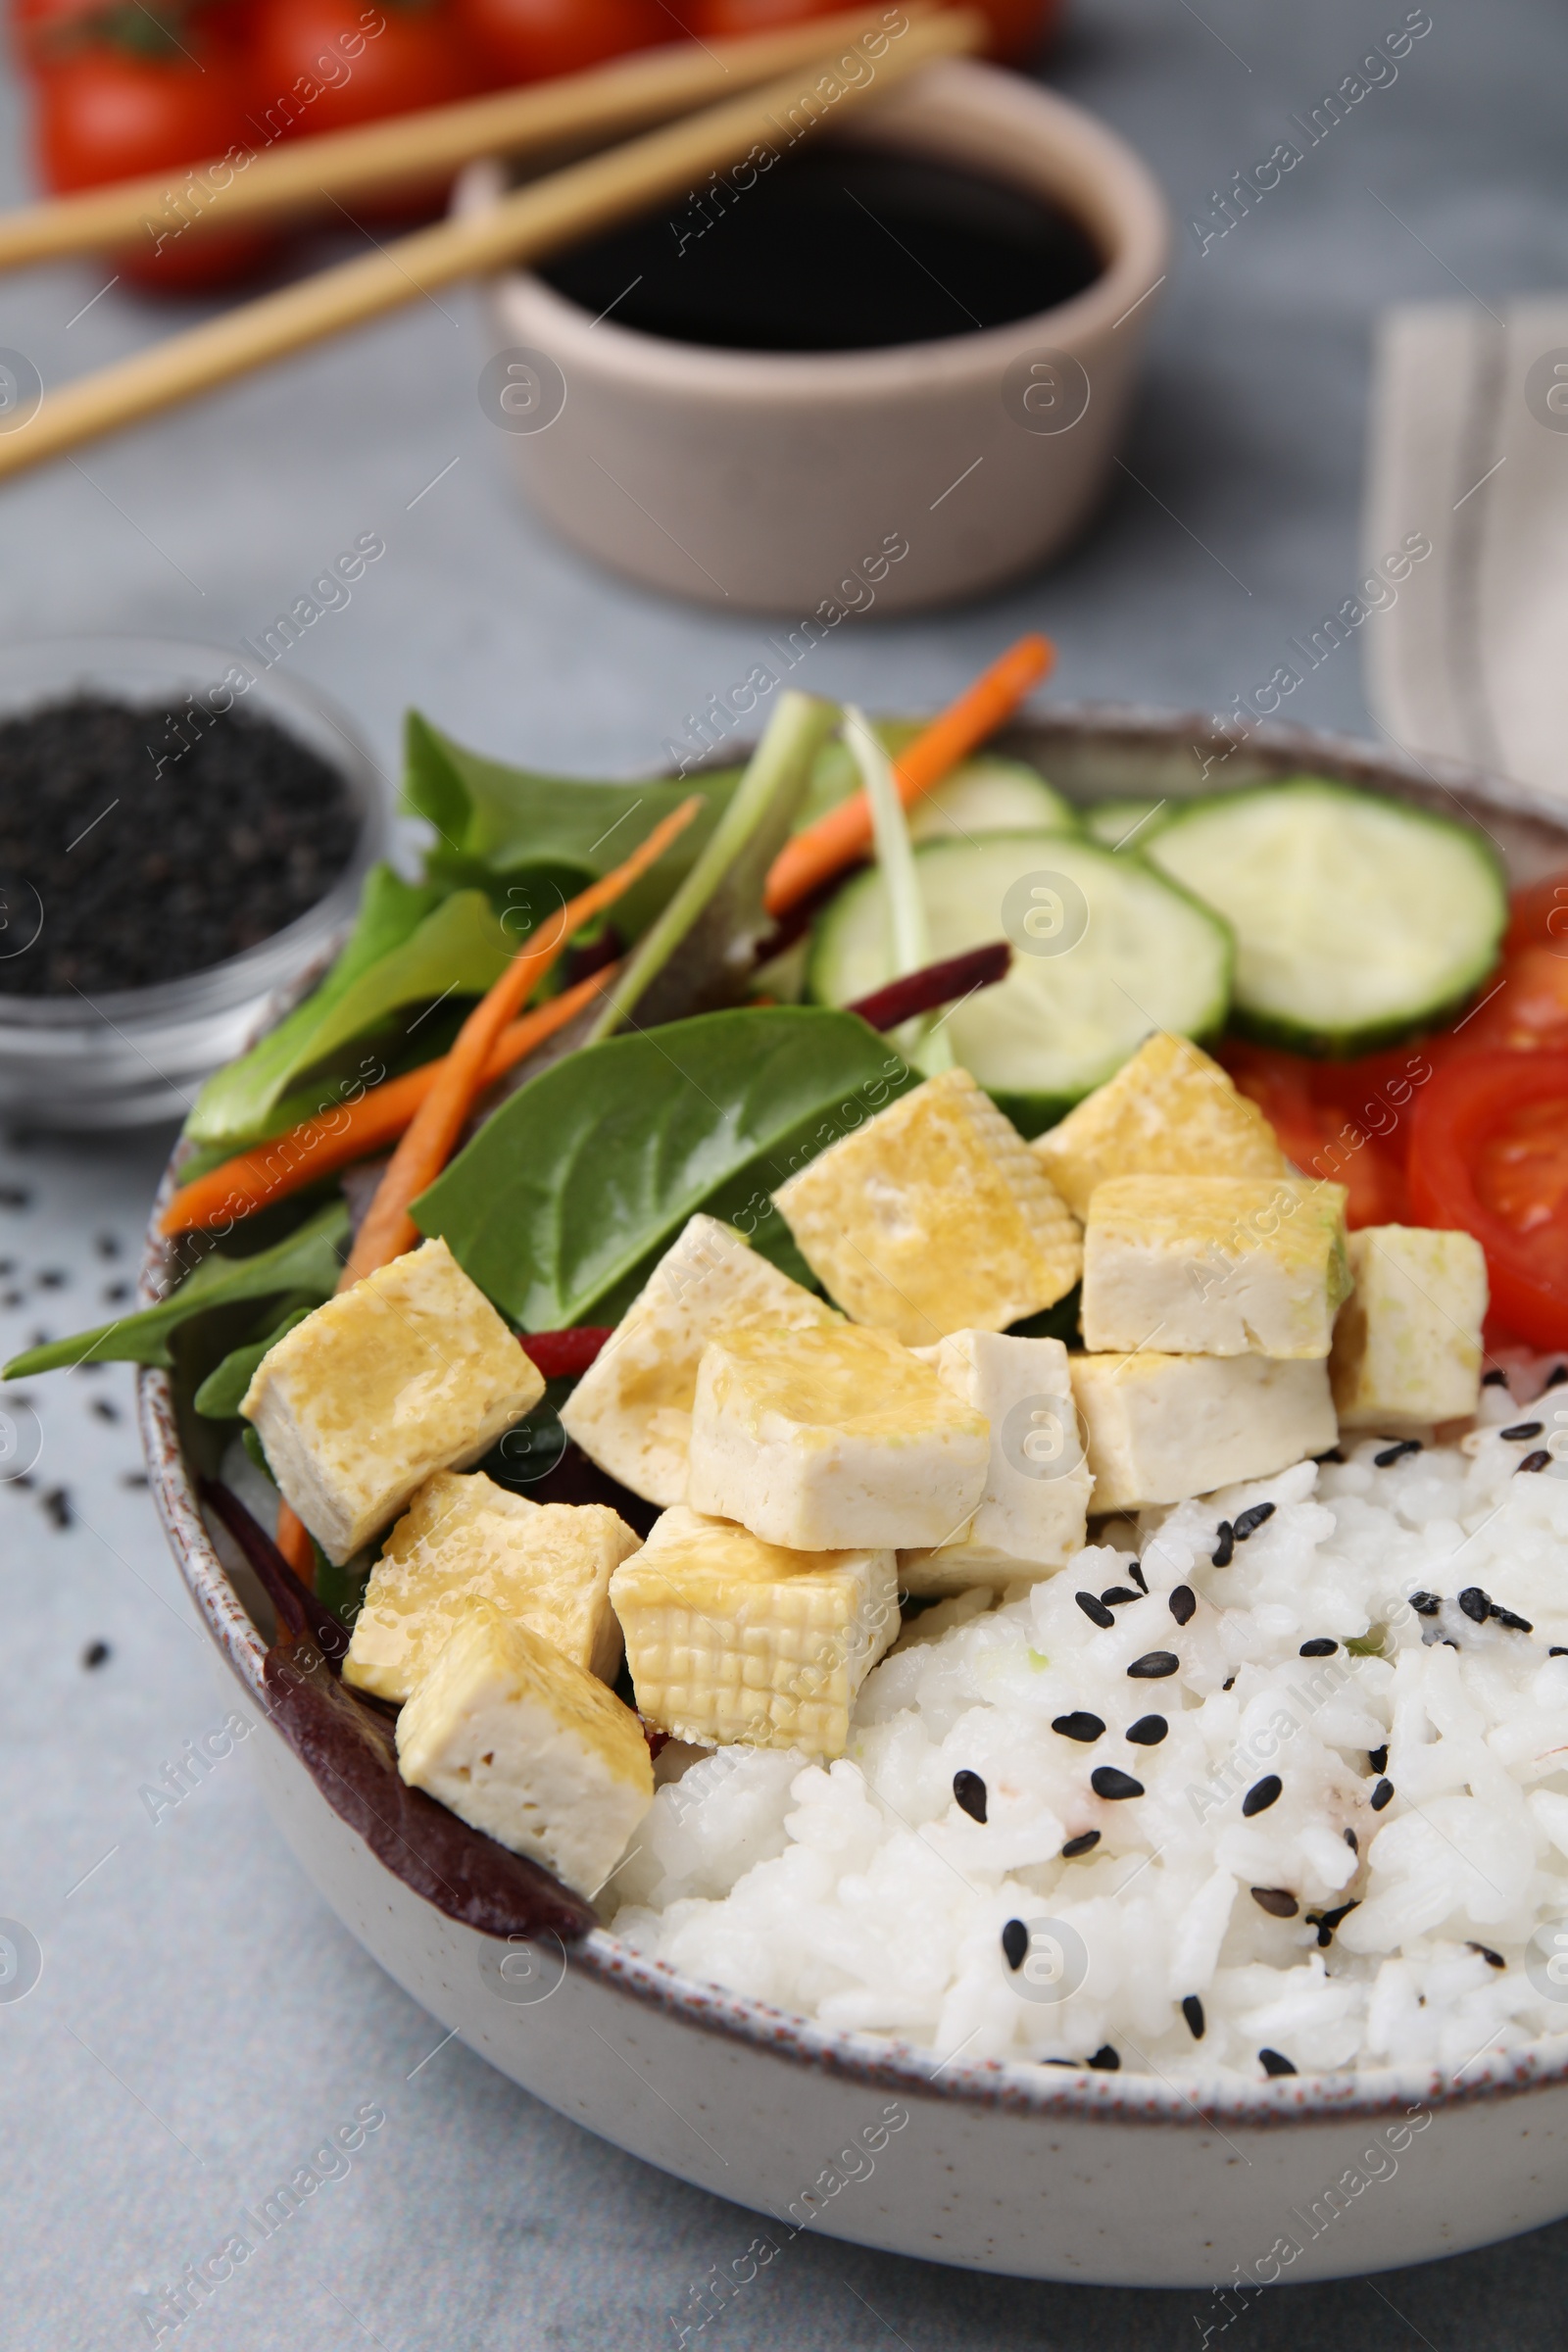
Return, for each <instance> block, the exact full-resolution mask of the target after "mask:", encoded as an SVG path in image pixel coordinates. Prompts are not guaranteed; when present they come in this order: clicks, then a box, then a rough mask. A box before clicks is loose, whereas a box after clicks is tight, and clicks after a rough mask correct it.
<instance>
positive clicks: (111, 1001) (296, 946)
mask: <svg viewBox="0 0 1568 2352" xmlns="http://www.w3.org/2000/svg"><path fill="white" fill-rule="evenodd" d="M56 661H58V662H62V663H70V664H72V665H78V664H79V666H80V668H81V670H82V672H83V673H84V674H83V680H82V682H83V684H84V685H88V686H90V685H91V683H92V678H91V672H92V670H93V669H94V668H95V667H96V666H98V665H100V664H101V665H103V666H104V667H106V668H118V667H124V668H127V669H134V668H139V667H143V666H145V667H146V669H147V671H148V673H149V680H150V681H151V680H153V679H155V678H156V677H157V675H158V674H159V673H161V672H162V673H164V674H167V673H168V672H170V671H174V672H176V673H177V672H184V671H187V670H188V671H191V672H194V673H196V674H199V675H202V676H205V677H207V678H208V679H209V681H210V689H216V688H219V687H222V686H224V685H225V684H226V681H227V675H228V672H230V671H231V670H236V669H237V670H243V671H244V672H246V674H247V676H248V678H249V685H248V686H247V687H246V688H245V690H244V692H245V694H247V695H248V694H250V693H251V692H252V691H257V692H259V694H260V696H261V698H262V700H261V703H260V704H259V705H258V706H256V707H257V708H259V709H260V710H261V711H263V714H264V715H266V714H268V711H267V706H268V705H269V704H270V705H273V706H276V711H277V716H276V723H277V724H279V725H280V726H283V727H284V728H285V731H286V719H287V714H288V713H289V712H290V711H292V712H294V713H295V714H297V715H298V716H299V717H300V718H302V719H304V720H305V721H306V722H307V723H308V724H309V725H310V726H311V727H312V728H314V729H316V730H317V731H319V729H320V727H321V726H323V725H324V726H326V727H328V728H330V730H331V732H332V733H333V735H334V736H336V738H337V740H338V744H339V746H340V747H341V748H340V749H339V751H338V752H337V753H336V754H335V756H334V759H333V763H334V764H335V766H336V767H337V770H338V772H339V774H340V775H341V776H342V778H343V782H344V785H345V787H346V789H347V791H348V794H349V799H350V802H351V805H352V807H353V809H354V812H355V817H356V827H355V837H354V846H353V849H352V850H351V852H350V854H349V858H348V861H347V863H346V864H345V865H344V867H343V869H342V871H341V872H340V873H338V874H337V875H335V876H334V878H333V880H332V881H331V883H330V884H329V885H328V887H327V888H326V889H325V890H324V891H323V892H322V893H321V896H320V897H319V899H317V900H315V901H313V903H312V904H311V905H310V906H309V907H306V908H305V909H304V911H303V912H302V913H300V914H297V915H296V916H295V917H294V919H293V921H292V922H291V923H287V924H285V926H284V927H283V929H282V930H281V931H274V932H272V933H271V934H270V936H269V937H268V938H266V939H263V940H258V941H257V943H256V945H255V946H254V947H251V948H244V949H242V950H241V951H240V953H239V954H238V955H237V956H224V957H223V958H222V960H221V962H219V963H208V964H202V965H200V966H199V967H198V968H197V969H196V970H195V971H191V972H183V973H180V974H179V975H178V976H177V977H176V978H174V979H172V980H157V981H153V982H151V983H149V984H148V985H147V986H146V987H144V988H124V989H100V990H98V991H97V992H96V993H95V994H94V995H93V996H92V998H91V999H90V1000H88V999H86V998H79V999H76V1000H74V1001H73V999H72V998H70V997H55V996H51V997H24V996H9V995H7V994H6V993H5V991H4V989H3V988H0V1035H3V1034H4V1033H5V1032H6V1031H8V1030H9V1031H12V1032H16V1033H20V1034H22V1035H30V1036H34V1037H36V1038H37V1039H38V1041H39V1045H40V1048H41V1047H42V1046H43V1045H45V1044H46V1043H48V1042H49V1040H50V1039H51V1036H60V1035H61V1034H62V1033H65V1032H71V1031H82V1032H86V1033H88V1034H95V1033H97V1032H98V1031H100V1030H102V1029H103V1028H104V1027H105V1026H106V1025H108V1026H113V1025H115V1024H116V1023H118V1022H123V1021H127V1020H129V1021H141V1022H156V1021H170V1022H181V1021H184V1020H188V1019H190V1018H191V1017H192V1016H201V1015H206V1014H209V1013H212V1012H215V1011H219V1010H221V1009H224V1008H226V1007H228V1006H230V1005H240V1004H243V1003H244V1001H245V1000H246V999H247V998H248V997H262V996H265V995H267V994H268V993H269V992H270V991H272V990H274V989H276V988H277V987H278V986H279V984H280V983H282V982H285V981H286V980H287V979H288V978H289V977H290V975H291V974H292V973H293V972H294V971H295V969H296V967H297V966H298V964H299V961H300V958H301V955H302V953H305V954H313V953H315V952H316V951H317V950H318V949H319V945H320V939H321V934H322V930H323V926H325V927H326V928H332V929H335V928H336V927H338V926H339V925H340V924H342V923H344V922H345V921H347V920H348V919H350V918H351V917H352V915H353V912H354V908H355V906H356V904H357V902H358V899H359V894H360V887H361V884H362V883H363V881H364V879H365V876H366V874H367V873H368V870H369V868H370V867H371V866H372V865H373V864H374V863H375V861H376V859H377V858H381V857H384V856H385V855H386V852H387V847H388V844H389V842H390V840H391V829H392V797H391V792H390V789H389V788H388V786H387V782H386V778H385V776H384V774H383V772H382V770H381V768H380V766H379V764H378V762H377V761H376V760H375V757H374V755H373V754H372V752H371V750H370V747H369V745H368V742H367V741H366V740H365V737H364V736H363V735H362V734H361V733H360V730H359V728H358V727H357V725H356V724H355V722H354V720H353V719H352V718H351V717H350V715H349V713H348V712H347V711H344V710H342V709H341V708H340V707H339V705H338V704H337V703H336V702H335V701H334V700H333V698H332V697H331V696H330V695H327V694H323V693H322V692H321V691H320V689H319V687H316V686H314V685H311V684H309V683H307V682H306V681H304V680H302V679H299V678H293V677H288V678H283V677H277V676H275V675H274V674H273V671H272V670H271V669H270V668H268V667H264V666H263V665H262V664H261V663H259V662H257V661H256V660H255V659H254V658H253V657H251V656H249V655H246V654H243V653H239V652H236V651H235V649H234V648H233V647H230V646H219V645H209V644H208V643H206V641H205V640H203V639H200V638H185V637H153V636H146V635H143V634H142V633H141V632H140V631H137V630H130V631H114V630H94V631H90V632H88V633H85V634H83V635H79V636H77V635H71V634H68V633H61V632H50V633H49V634H47V635H44V636H38V637H12V638H8V639H7V640H6V641H5V643H4V645H3V646H0V721H3V720H4V719H6V718H8V717H10V716H12V715H14V714H15V715H25V712H26V710H27V708H28V707H29V703H30V704H31V705H32V706H33V707H37V708H42V707H45V706H47V705H48V704H49V703H51V702H54V701H56V700H58V699H60V698H61V697H63V696H64V695H66V694H68V693H69V691H70V689H69V688H68V687H66V686H65V685H64V684H63V683H62V682H60V681H58V680H46V681H45V683H44V684H43V685H42V686H41V687H37V688H36V689H35V688H34V686H33V684H32V681H31V680H30V679H29V678H27V677H26V676H25V675H19V676H18V678H17V689H18V691H17V696H16V700H15V702H13V701H12V699H11V682H12V681H11V673H12V671H13V669H15V670H16V671H18V672H23V671H25V668H26V665H27V664H28V663H31V662H37V663H40V664H42V665H44V666H46V667H47V666H48V665H49V664H51V663H52V662H56ZM127 691H130V690H127ZM148 691H149V693H156V691H157V689H156V686H155V685H153V684H152V683H151V682H150V683H149V689H148ZM238 699H239V698H238V697H237V696H236V697H235V702H237V701H238ZM233 707H234V703H231V704H230V708H233ZM219 715H222V714H221V713H220V714H219ZM320 756H321V757H322V758H326V757H327V755H326V754H325V753H323V754H321V755H320ZM3 970H4V966H3V965H0V973H3Z"/></svg>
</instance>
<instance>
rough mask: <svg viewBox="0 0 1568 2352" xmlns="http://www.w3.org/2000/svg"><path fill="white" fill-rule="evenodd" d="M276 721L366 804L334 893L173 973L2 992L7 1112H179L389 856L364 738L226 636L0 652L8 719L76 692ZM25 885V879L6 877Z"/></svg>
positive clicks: (67, 1118)
mask: <svg viewBox="0 0 1568 2352" xmlns="http://www.w3.org/2000/svg"><path fill="white" fill-rule="evenodd" d="M80 693H97V694H102V695H106V696H109V697H111V698H113V699H116V700H119V701H123V702H130V703H134V704H153V703H156V704H158V705H160V706H167V708H168V709H170V710H172V711H178V710H179V709H180V708H181V706H182V705H184V704H185V703H186V701H187V698H190V700H191V701H192V703H193V705H194V707H195V709H196V710H197V711H206V712H210V713H217V712H221V711H224V710H226V709H229V708H235V709H240V710H245V711H254V712H255V713H256V714H257V715H258V716H259V717H263V718H267V719H270V721H271V722H272V723H273V725H275V726H278V727H281V728H282V729H283V730H284V732H285V733H287V734H290V735H292V736H294V737H295V738H296V740H297V741H299V742H300V743H302V744H304V745H306V746H307V747H308V748H309V749H310V750H311V751H313V752H315V753H316V754H317V756H318V758H319V759H322V760H326V761H327V762H328V763H329V764H330V765H331V766H332V767H334V768H336V770H337V772H338V773H339V775H340V776H341V777H342V779H343V782H344V785H345V787H346V789H347V791H348V794H349V798H350V801H351V802H352V804H353V806H354V808H355V809H357V811H358V812H359V819H360V827H359V836H358V839H357V840H356V842H355V846H354V851H353V854H352V856H351V857H350V859H349V862H348V864H347V865H346V866H345V867H344V869H343V871H342V873H341V874H340V875H339V876H338V879H337V880H336V881H335V882H334V883H333V885H332V887H331V889H330V890H329V891H328V892H327V893H326V895H325V897H324V898H322V899H319V900H318V902H317V904H316V905H315V906H314V907H310V908H309V909H308V911H307V912H306V913H304V914H302V915H300V916H299V917H298V918H297V919H296V920H295V921H294V922H292V923H290V924H289V925H288V927H287V929H286V930H282V931H278V932H275V933H274V934H273V936H272V937H271V938H270V939H266V940H263V941H262V943H261V945H260V946H259V947H255V948H247V949H246V951H245V952H244V954H243V955H240V956H230V957H229V958H228V959H227V960H226V961H225V962H223V963H217V964H211V965H209V966H208V967H207V969H206V970H204V971H198V972H190V973H187V974H186V976H185V977H184V978H183V979H180V980H166V981H161V982H159V983H158V985H157V986H156V987H152V988H133V989H124V990H118V991H114V992H111V993H109V994H105V995H102V996H98V997H95V998H94V999H93V1000H92V1001H91V1002H90V1003H89V1002H88V1000H87V999H86V998H84V997H78V996H73V997H17V996H9V997H8V996H7V995H6V994H5V993H4V976H5V966H4V964H3V963H0V1118H8V1119H12V1120H16V1121H21V1122H25V1124H27V1125H29V1126H36V1127H43V1128H53V1129H60V1128H68V1129H74V1130H85V1129H98V1128H111V1127H140V1126H151V1125H154V1124H157V1123H159V1122H162V1121H165V1120H169V1119H179V1118H183V1117H184V1115H185V1113H186V1112H187V1111H188V1110H189V1108H190V1106H191V1103H193V1102H194V1100H195V1097H196V1090H197V1088H198V1087H199V1086H200V1085H201V1083H202V1081H203V1079H205V1078H207V1077H210V1076H211V1074H212V1072H213V1071H214V1070H216V1069H219V1068H221V1065H222V1064H223V1063H224V1062H225V1061H228V1060H231V1059H232V1058H233V1056H234V1055H235V1054H238V1053H240V1052H242V1051H243V1049H244V1048H245V1047H246V1045H248V1044H249V1042H250V1041H251V1039H252V1038H253V1037H254V1036H256V1035H257V1034H258V1033H259V1032H260V1030H261V1029H262V1028H263V1027H264V1026H267V1025H270V1022H271V1021H273V1020H275V1019H276V1018H277V1016H278V1013H279V1011H280V1010H281V1009H282V1008H283V1006H284V1005H286V1004H287V1003H288V1001H289V999H290V998H291V997H292V996H293V995H295V994H297V992H298V991H299V989H300V987H301V985H302V984H303V983H304V981H305V980H306V979H307V978H308V977H309V976H310V975H311V973H312V972H313V971H315V970H317V969H319V967H320V966H321V965H322V964H323V963H324V961H325V960H326V958H327V957H328V956H330V955H331V954H332V952H333V950H334V949H335V948H336V947H337V945H338V944H339V942H340V941H341V939H342V937H343V935H344V933H345V931H346V929H347V927H348V925H349V923H350V922H351V921H352V919H353V915H354V910H355V907H356V906H357V905H358V902H359V895H360V885H361V883H362V882H363V880H364V878H365V875H366V872H367V871H368V868H369V867H370V866H371V865H372V864H373V863H374V861H375V860H376V858H380V857H382V856H383V855H384V854H385V851H386V846H387V840H388V835H389V830H390V809H389V806H388V796H387V794H386V792H385V790H384V788H383V785H382V781H381V777H380V774H379V771H378V770H377V768H376V766H375V763H374V761H373V760H372V759H371V757H370V754H369V751H368V747H367V745H366V744H365V743H364V741H363V740H362V738H361V737H360V735H359V734H358V732H357V731H356V730H355V728H354V727H353V726H352V725H351V723H350V722H349V721H348V719H346V718H345V717H344V716H343V715H342V714H341V713H340V712H339V711H336V710H334V709H333V707H332V705H331V704H330V703H328V702H327V701H325V700H324V699H323V698H322V697H321V696H319V695H318V694H316V693H315V692H314V691H313V690H312V689H311V688H309V687H305V686H301V685H300V684H298V683H297V681H295V680H293V679H284V678H280V677H277V676H275V675H274V674H272V673H271V672H270V671H269V670H265V669H262V668H261V667H259V666H258V664H257V663H256V662H254V661H251V660H248V659H245V658H243V657H242V656H240V655H238V654H235V653H231V652H229V651H228V650H227V649H226V648H223V647H221V646H208V645H183V644H177V643H174V642H172V641H169V640H165V639H160V638H155V637H73V638H55V639H48V640H40V641H38V642H36V643H34V644H30V645H29V644H22V645H15V646H12V647H10V648H8V649H6V650H5V651H3V652H0V718H11V717H16V716H19V715H21V714H23V713H25V712H26V711H33V710H37V709H39V708H40V707H41V706H43V705H45V704H49V703H57V702H62V701H64V700H66V699H67V698H69V697H70V696H72V695H74V694H80ZM13 879H14V880H21V881H22V882H23V883H25V876H23V877H13Z"/></svg>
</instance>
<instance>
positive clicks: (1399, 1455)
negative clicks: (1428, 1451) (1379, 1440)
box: [1372, 1438, 1422, 1470]
mask: <svg viewBox="0 0 1568 2352" xmlns="http://www.w3.org/2000/svg"><path fill="white" fill-rule="evenodd" d="M1421 1450H1422V1446H1421V1441H1420V1439H1419V1438H1398V1439H1397V1440H1396V1441H1395V1443H1394V1444H1393V1445H1392V1446H1384V1448H1383V1451H1382V1452H1381V1453H1375V1454H1374V1455H1373V1456H1372V1459H1373V1462H1374V1463H1375V1464H1376V1466H1377V1468H1378V1469H1380V1470H1388V1469H1390V1468H1392V1466H1393V1465H1394V1463H1396V1462H1402V1461H1403V1459H1404V1457H1405V1455H1406V1454H1407V1453H1419V1452H1420V1451H1421Z"/></svg>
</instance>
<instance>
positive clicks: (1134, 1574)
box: [1127, 1560, 1149, 1593]
mask: <svg viewBox="0 0 1568 2352" xmlns="http://www.w3.org/2000/svg"><path fill="white" fill-rule="evenodd" d="M1127 1573H1128V1575H1129V1576H1130V1577H1131V1578H1132V1580H1133V1583H1134V1584H1135V1585H1136V1586H1137V1587H1138V1590H1139V1592H1140V1593H1147V1592H1148V1591H1149V1579H1148V1577H1147V1576H1146V1575H1145V1574H1144V1571H1143V1568H1142V1567H1141V1565H1140V1564H1139V1562H1138V1561H1137V1560H1129V1561H1128V1563H1127Z"/></svg>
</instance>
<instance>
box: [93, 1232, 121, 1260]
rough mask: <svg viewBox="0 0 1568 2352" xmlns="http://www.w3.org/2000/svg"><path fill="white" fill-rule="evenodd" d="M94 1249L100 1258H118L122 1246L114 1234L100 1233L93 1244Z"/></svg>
mask: <svg viewBox="0 0 1568 2352" xmlns="http://www.w3.org/2000/svg"><path fill="white" fill-rule="evenodd" d="M93 1248H94V1249H95V1250H97V1252H98V1254H99V1256H100V1257H118V1256H119V1255H120V1244H119V1242H118V1241H117V1240H116V1239H115V1236H114V1235H113V1234H112V1233H100V1234H99V1235H98V1237H97V1239H96V1240H95V1242H94V1243H93Z"/></svg>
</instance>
